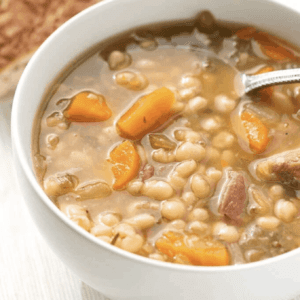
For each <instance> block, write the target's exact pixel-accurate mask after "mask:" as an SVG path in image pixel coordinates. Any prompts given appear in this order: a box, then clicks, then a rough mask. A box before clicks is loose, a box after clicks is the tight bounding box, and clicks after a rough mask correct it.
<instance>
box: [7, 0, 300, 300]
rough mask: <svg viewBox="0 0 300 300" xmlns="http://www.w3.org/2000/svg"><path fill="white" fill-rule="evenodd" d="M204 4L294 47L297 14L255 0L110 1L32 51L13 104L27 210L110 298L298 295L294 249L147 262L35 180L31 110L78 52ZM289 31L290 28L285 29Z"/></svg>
mask: <svg viewBox="0 0 300 300" xmlns="http://www.w3.org/2000/svg"><path fill="white" fill-rule="evenodd" d="M203 9H209V10H210V11H212V12H213V14H214V15H215V16H216V17H217V18H221V19H225V20H234V21H237V22H243V23H250V24H255V25H257V26H260V27H263V28H265V29H267V30H270V31H274V32H276V34H277V35H279V36H282V37H284V38H285V39H288V40H291V41H293V42H294V43H297V42H298V44H300V39H298V37H299V36H300V26H299V23H300V15H299V14H298V13H296V12H294V11H292V10H288V9H286V8H285V7H282V6H280V5H277V4H274V3H272V2H268V1H262V0H251V1H249V0H210V1H207V0H185V1H183V0H112V1H106V2H103V3H100V4H98V5H95V6H94V7H92V8H90V9H87V10H86V11H84V12H82V13H81V14H79V15H77V16H76V17H74V18H73V19H72V20H70V21H68V22H67V23H66V24H65V25H63V26H62V27H60V28H59V29H58V30H57V31H56V32H55V33H54V34H53V35H52V36H51V37H50V38H49V39H48V40H47V41H46V42H45V43H44V44H43V45H42V46H41V47H40V48H39V49H38V51H37V52H36V54H35V55H34V57H33V58H32V60H31V61H30V63H29V64H28V66H27V68H26V70H25V71H24V73H23V76H22V78H21V80H20V83H19V85H18V88H17V91H16V94H15V99H14V102H13V114H12V140H13V149H14V159H15V163H16V168H17V174H18V179H19V183H20V186H21V190H22V192H23V195H24V199H25V201H26V204H27V207H28V209H29V211H30V213H31V215H32V218H33V219H34V221H35V223H36V225H37V227H38V228H39V230H40V232H41V234H42V236H43V237H44V238H45V240H46V241H47V242H48V244H49V246H50V247H51V248H52V249H53V251H54V252H55V253H56V254H57V256H58V257H59V258H60V259H61V260H62V261H63V262H64V263H65V264H66V265H67V266H68V267H69V268H70V269H71V270H72V271H73V272H74V273H75V274H77V275H78V276H79V277H80V278H81V279H82V280H83V281H84V282H86V283H87V284H89V285H90V286H92V287H93V288H94V289H96V290H98V291H100V292H102V293H103V294H104V295H106V296H108V297H109V298H110V299H128V300H129V299H130V300H143V299H148V300H150V299H151V300H152V299H153V300H162V299H164V300H165V299H172V300H196V299H197V300H199V299H205V300H208V299H243V300H246V299H251V300H253V299H256V300H258V299H264V300H267V299H272V300H276V299H290V298H291V297H293V296H295V295H297V294H300V249H298V250H294V251H292V252H290V253H287V254H284V255H281V256H278V257H275V258H272V259H268V260H265V261H262V262H257V263H252V264H248V265H240V266H228V267H192V266H183V265H176V264H169V263H163V262H158V261H154V260H150V259H146V258H143V257H140V256H137V255H134V254H131V253H128V252H125V251H123V250H120V249H118V248H116V247H113V246H111V245H108V244H106V243H104V242H102V241H100V240H98V239H96V238H95V237H93V236H92V235H90V234H88V233H87V232H85V231H84V230H82V229H81V228H79V227H77V226H76V225H74V224H73V223H72V222H71V221H70V220H69V219H67V218H66V216H64V215H63V214H62V213H61V212H60V211H59V210H58V208H57V207H56V206H55V205H54V204H53V203H52V202H51V201H50V200H49V199H48V198H47V196H46V195H45V193H44V192H43V190H42V189H41V187H40V186H39V184H38V183H37V181H36V179H35V177H34V174H33V170H32V163H31V157H30V149H31V131H32V126H33V125H32V124H33V120H34V117H35V112H36V110H37V108H38V106H39V104H40V101H41V99H42V98H43V95H44V91H45V90H46V89H47V87H48V85H49V84H51V82H52V81H53V80H54V79H55V77H56V76H57V75H58V74H59V73H60V72H61V71H62V70H63V69H64V68H65V67H66V66H67V65H69V64H70V62H71V61H72V60H73V59H75V58H76V57H77V56H78V55H79V54H81V53H82V52H84V51H85V50H86V49H88V48H90V47H91V46H93V45H95V44H96V43H98V42H100V41H102V40H104V39H106V38H107V37H110V36H112V35H114V34H116V33H120V32H122V31H124V30H127V29H130V28H134V27H136V26H139V25H145V24H149V23H153V22H160V21H166V20H174V19H187V18H189V17H193V16H194V15H195V14H196V13H197V12H199V11H200V10H203ZM291 29H292V30H291Z"/></svg>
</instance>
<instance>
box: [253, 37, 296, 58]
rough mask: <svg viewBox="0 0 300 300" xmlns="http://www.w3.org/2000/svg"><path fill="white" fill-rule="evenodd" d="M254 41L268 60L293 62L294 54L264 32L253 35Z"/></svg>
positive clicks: (281, 42)
mask: <svg viewBox="0 0 300 300" xmlns="http://www.w3.org/2000/svg"><path fill="white" fill-rule="evenodd" d="M254 39H255V41H256V42H257V43H258V44H259V46H260V49H261V51H262V52H263V53H264V54H265V55H266V56H268V57H269V58H271V59H273V60H276V61H282V60H289V59H290V60H295V59H296V56H295V55H294V53H293V52H292V51H291V50H290V49H288V48H287V47H285V46H283V43H284V42H283V41H282V40H281V39H279V38H277V37H274V36H272V35H270V34H268V33H266V32H257V33H255V34H254Z"/></svg>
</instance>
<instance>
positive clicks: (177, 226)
mask: <svg viewBox="0 0 300 300" xmlns="http://www.w3.org/2000/svg"><path fill="white" fill-rule="evenodd" d="M170 226H171V227H173V228H175V229H178V230H183V229H184V228H185V226H186V223H185V222H184V221H183V220H181V219H178V220H174V221H172V222H171V223H170Z"/></svg>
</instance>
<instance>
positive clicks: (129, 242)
mask: <svg viewBox="0 0 300 300" xmlns="http://www.w3.org/2000/svg"><path fill="white" fill-rule="evenodd" d="M143 243H144V239H143V238H142V237H141V236H140V235H139V234H134V235H130V236H126V237H125V238H124V239H122V241H121V244H120V248H122V249H123V250H126V251H128V252H131V253H136V252H138V251H139V250H140V249H141V248H142V246H143Z"/></svg>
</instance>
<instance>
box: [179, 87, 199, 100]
mask: <svg viewBox="0 0 300 300" xmlns="http://www.w3.org/2000/svg"><path fill="white" fill-rule="evenodd" d="M200 91H201V89H200V88H199V87H190V88H186V89H182V90H179V97H180V100H181V101H188V100H190V99H192V98H194V97H196V96H197V95H198V94H199V93H200Z"/></svg>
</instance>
